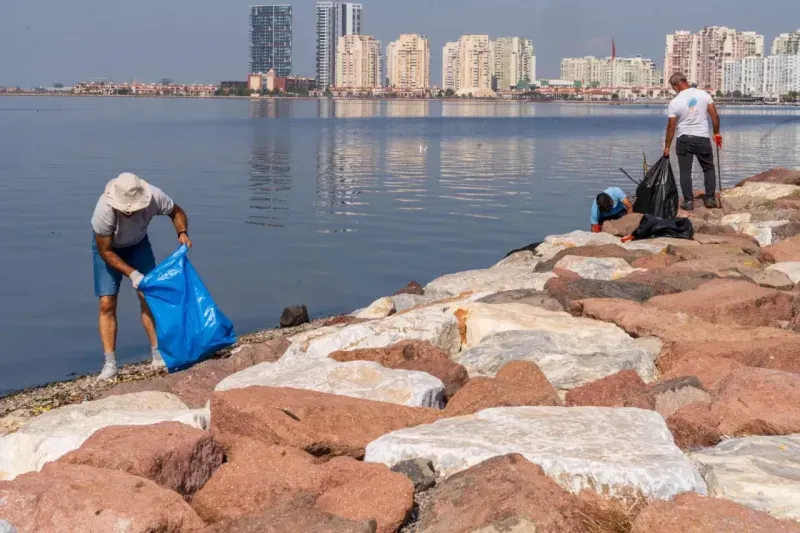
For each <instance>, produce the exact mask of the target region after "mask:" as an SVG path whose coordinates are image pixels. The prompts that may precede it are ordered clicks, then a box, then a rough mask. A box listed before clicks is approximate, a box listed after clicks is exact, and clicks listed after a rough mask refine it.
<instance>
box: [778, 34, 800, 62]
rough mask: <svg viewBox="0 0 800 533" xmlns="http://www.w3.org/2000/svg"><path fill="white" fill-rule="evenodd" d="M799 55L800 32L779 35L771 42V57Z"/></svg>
mask: <svg viewBox="0 0 800 533" xmlns="http://www.w3.org/2000/svg"><path fill="white" fill-rule="evenodd" d="M798 54H800V30H797V31H793V32H791V33H781V34H780V35H778V36H777V37H775V40H773V41H772V55H774V56H777V55H798Z"/></svg>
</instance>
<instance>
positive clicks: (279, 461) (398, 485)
mask: <svg viewBox="0 0 800 533" xmlns="http://www.w3.org/2000/svg"><path fill="white" fill-rule="evenodd" d="M413 498H414V485H413V484H412V483H411V481H410V480H409V479H408V478H406V477H405V476H403V475H402V474H397V473H394V472H392V471H390V470H389V468H387V467H386V466H384V465H381V464H376V463H363V462H360V461H356V460H355V459H352V458H350V457H337V458H334V459H332V460H330V461H328V462H326V463H320V462H319V461H318V460H317V459H316V458H314V457H313V456H312V455H310V454H308V453H306V452H304V451H302V450H300V449H297V448H287V447H281V446H266V445H264V444H261V443H259V442H256V441H251V440H246V439H243V440H239V441H238V442H237V443H236V445H235V446H234V448H233V450H232V453H231V456H230V460H229V462H227V463H226V464H224V465H223V466H222V467H220V468H219V469H218V471H217V472H216V473H215V475H214V476H213V477H212V478H211V480H210V481H209V482H208V483H207V484H206V486H205V487H204V488H203V489H202V490H200V491H199V492H198V493H197V494H196V495H195V497H194V499H193V501H192V506H193V507H194V508H195V510H196V511H197V513H198V515H200V516H201V517H202V518H203V519H205V520H206V521H208V522H212V523H213V522H218V521H221V520H234V519H238V518H242V517H246V516H256V515H260V514H263V513H265V512H269V511H272V510H276V509H280V508H282V507H285V506H287V505H297V504H298V503H300V502H303V501H305V502H312V503H313V505H314V506H316V507H317V508H318V509H319V510H320V511H323V512H326V513H330V514H333V515H336V516H339V517H342V518H346V519H349V520H355V521H364V520H366V521H369V520H373V519H374V520H376V522H377V527H378V531H379V532H384V533H388V532H394V531H397V529H398V528H399V527H400V525H401V524H402V523H403V521H404V520H405V518H406V515H407V514H408V513H409V512H410V511H411V508H412V506H413V503H414V502H413ZM306 506H308V504H306Z"/></svg>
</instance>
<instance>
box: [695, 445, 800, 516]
mask: <svg viewBox="0 0 800 533" xmlns="http://www.w3.org/2000/svg"><path fill="white" fill-rule="evenodd" d="M690 456H691V458H692V459H693V460H694V461H695V462H696V463H697V465H698V466H699V468H700V471H701V473H702V474H703V476H704V477H705V479H706V482H707V483H708V493H709V496H715V497H717V498H726V499H729V500H733V501H735V502H736V503H740V504H742V505H746V506H748V507H752V508H753V509H758V510H759V511H765V512H767V513H770V514H771V515H773V516H775V517H777V518H782V519H793V520H800V435H787V436H782V437H746V438H743V439H731V440H726V441H724V442H722V443H721V444H719V445H717V446H716V447H714V448H710V449H708V450H703V451H701V452H698V453H693V454H690Z"/></svg>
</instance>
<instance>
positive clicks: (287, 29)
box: [250, 5, 292, 77]
mask: <svg viewBox="0 0 800 533" xmlns="http://www.w3.org/2000/svg"><path fill="white" fill-rule="evenodd" d="M271 69H275V73H276V74H277V75H278V76H281V77H286V76H289V75H291V74H292V6H290V5H272V6H252V7H251V8H250V72H263V73H267V72H269V71H270V70H271Z"/></svg>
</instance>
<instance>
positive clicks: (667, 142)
mask: <svg viewBox="0 0 800 533" xmlns="http://www.w3.org/2000/svg"><path fill="white" fill-rule="evenodd" d="M677 127H678V117H670V118H669V119H668V120H667V134H666V137H665V139H664V157H669V151H670V149H671V148H672V140H673V139H674V138H675V130H676V129H677Z"/></svg>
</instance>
